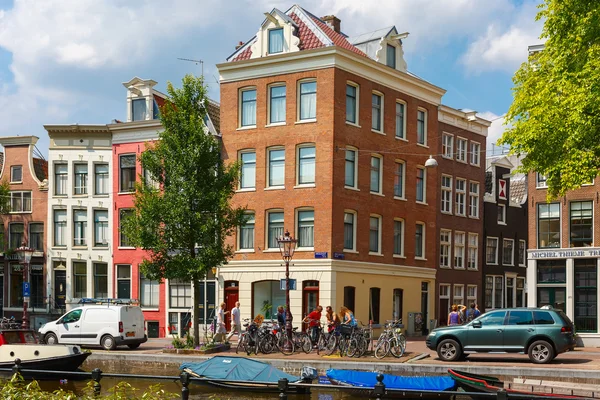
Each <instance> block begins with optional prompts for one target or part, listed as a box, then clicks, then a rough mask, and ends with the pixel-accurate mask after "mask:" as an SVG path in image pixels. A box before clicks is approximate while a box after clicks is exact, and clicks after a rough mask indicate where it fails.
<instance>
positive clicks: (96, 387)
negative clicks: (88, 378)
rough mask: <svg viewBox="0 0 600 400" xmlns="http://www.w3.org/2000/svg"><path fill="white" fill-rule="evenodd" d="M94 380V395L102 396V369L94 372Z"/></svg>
mask: <svg viewBox="0 0 600 400" xmlns="http://www.w3.org/2000/svg"><path fill="white" fill-rule="evenodd" d="M92 379H93V380H94V395H95V396H100V392H101V391H102V386H101V385H100V379H102V371H101V370H100V368H94V369H93V370H92Z"/></svg>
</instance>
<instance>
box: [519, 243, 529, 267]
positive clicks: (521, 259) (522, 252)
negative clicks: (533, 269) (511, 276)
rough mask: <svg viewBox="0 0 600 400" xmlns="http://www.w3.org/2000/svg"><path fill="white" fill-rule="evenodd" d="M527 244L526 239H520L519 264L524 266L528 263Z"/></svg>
mask: <svg viewBox="0 0 600 400" xmlns="http://www.w3.org/2000/svg"><path fill="white" fill-rule="evenodd" d="M526 249H527V244H526V243H525V241H524V240H519V265H520V266H522V267H524V266H525V265H526V264H527V252H526Z"/></svg>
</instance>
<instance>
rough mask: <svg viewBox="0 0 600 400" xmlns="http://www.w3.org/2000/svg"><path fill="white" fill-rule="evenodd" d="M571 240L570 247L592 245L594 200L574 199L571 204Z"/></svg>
mask: <svg viewBox="0 0 600 400" xmlns="http://www.w3.org/2000/svg"><path fill="white" fill-rule="evenodd" d="M570 207H571V216H570V221H571V224H570V227H569V228H570V229H569V230H570V242H569V247H589V246H591V245H592V238H593V233H594V228H593V221H594V220H593V208H592V207H593V202H592V201H573V202H571V204H570Z"/></svg>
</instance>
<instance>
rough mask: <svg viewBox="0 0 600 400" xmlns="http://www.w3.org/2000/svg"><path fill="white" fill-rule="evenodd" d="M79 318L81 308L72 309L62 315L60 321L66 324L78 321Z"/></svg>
mask: <svg viewBox="0 0 600 400" xmlns="http://www.w3.org/2000/svg"><path fill="white" fill-rule="evenodd" d="M79 318H81V310H73V311H71V312H70V313H68V314H66V315H65V316H64V317H63V319H62V323H63V324H68V323H71V322H77V321H79Z"/></svg>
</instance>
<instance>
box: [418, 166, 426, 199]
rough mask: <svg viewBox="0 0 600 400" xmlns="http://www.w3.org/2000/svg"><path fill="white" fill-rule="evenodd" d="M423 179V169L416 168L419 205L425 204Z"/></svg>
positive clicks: (424, 177) (424, 175) (424, 176)
mask: <svg viewBox="0 0 600 400" xmlns="http://www.w3.org/2000/svg"><path fill="white" fill-rule="evenodd" d="M425 179H426V174H425V168H422V167H417V185H416V189H417V201H418V202H421V203H425V202H426V193H425Z"/></svg>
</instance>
